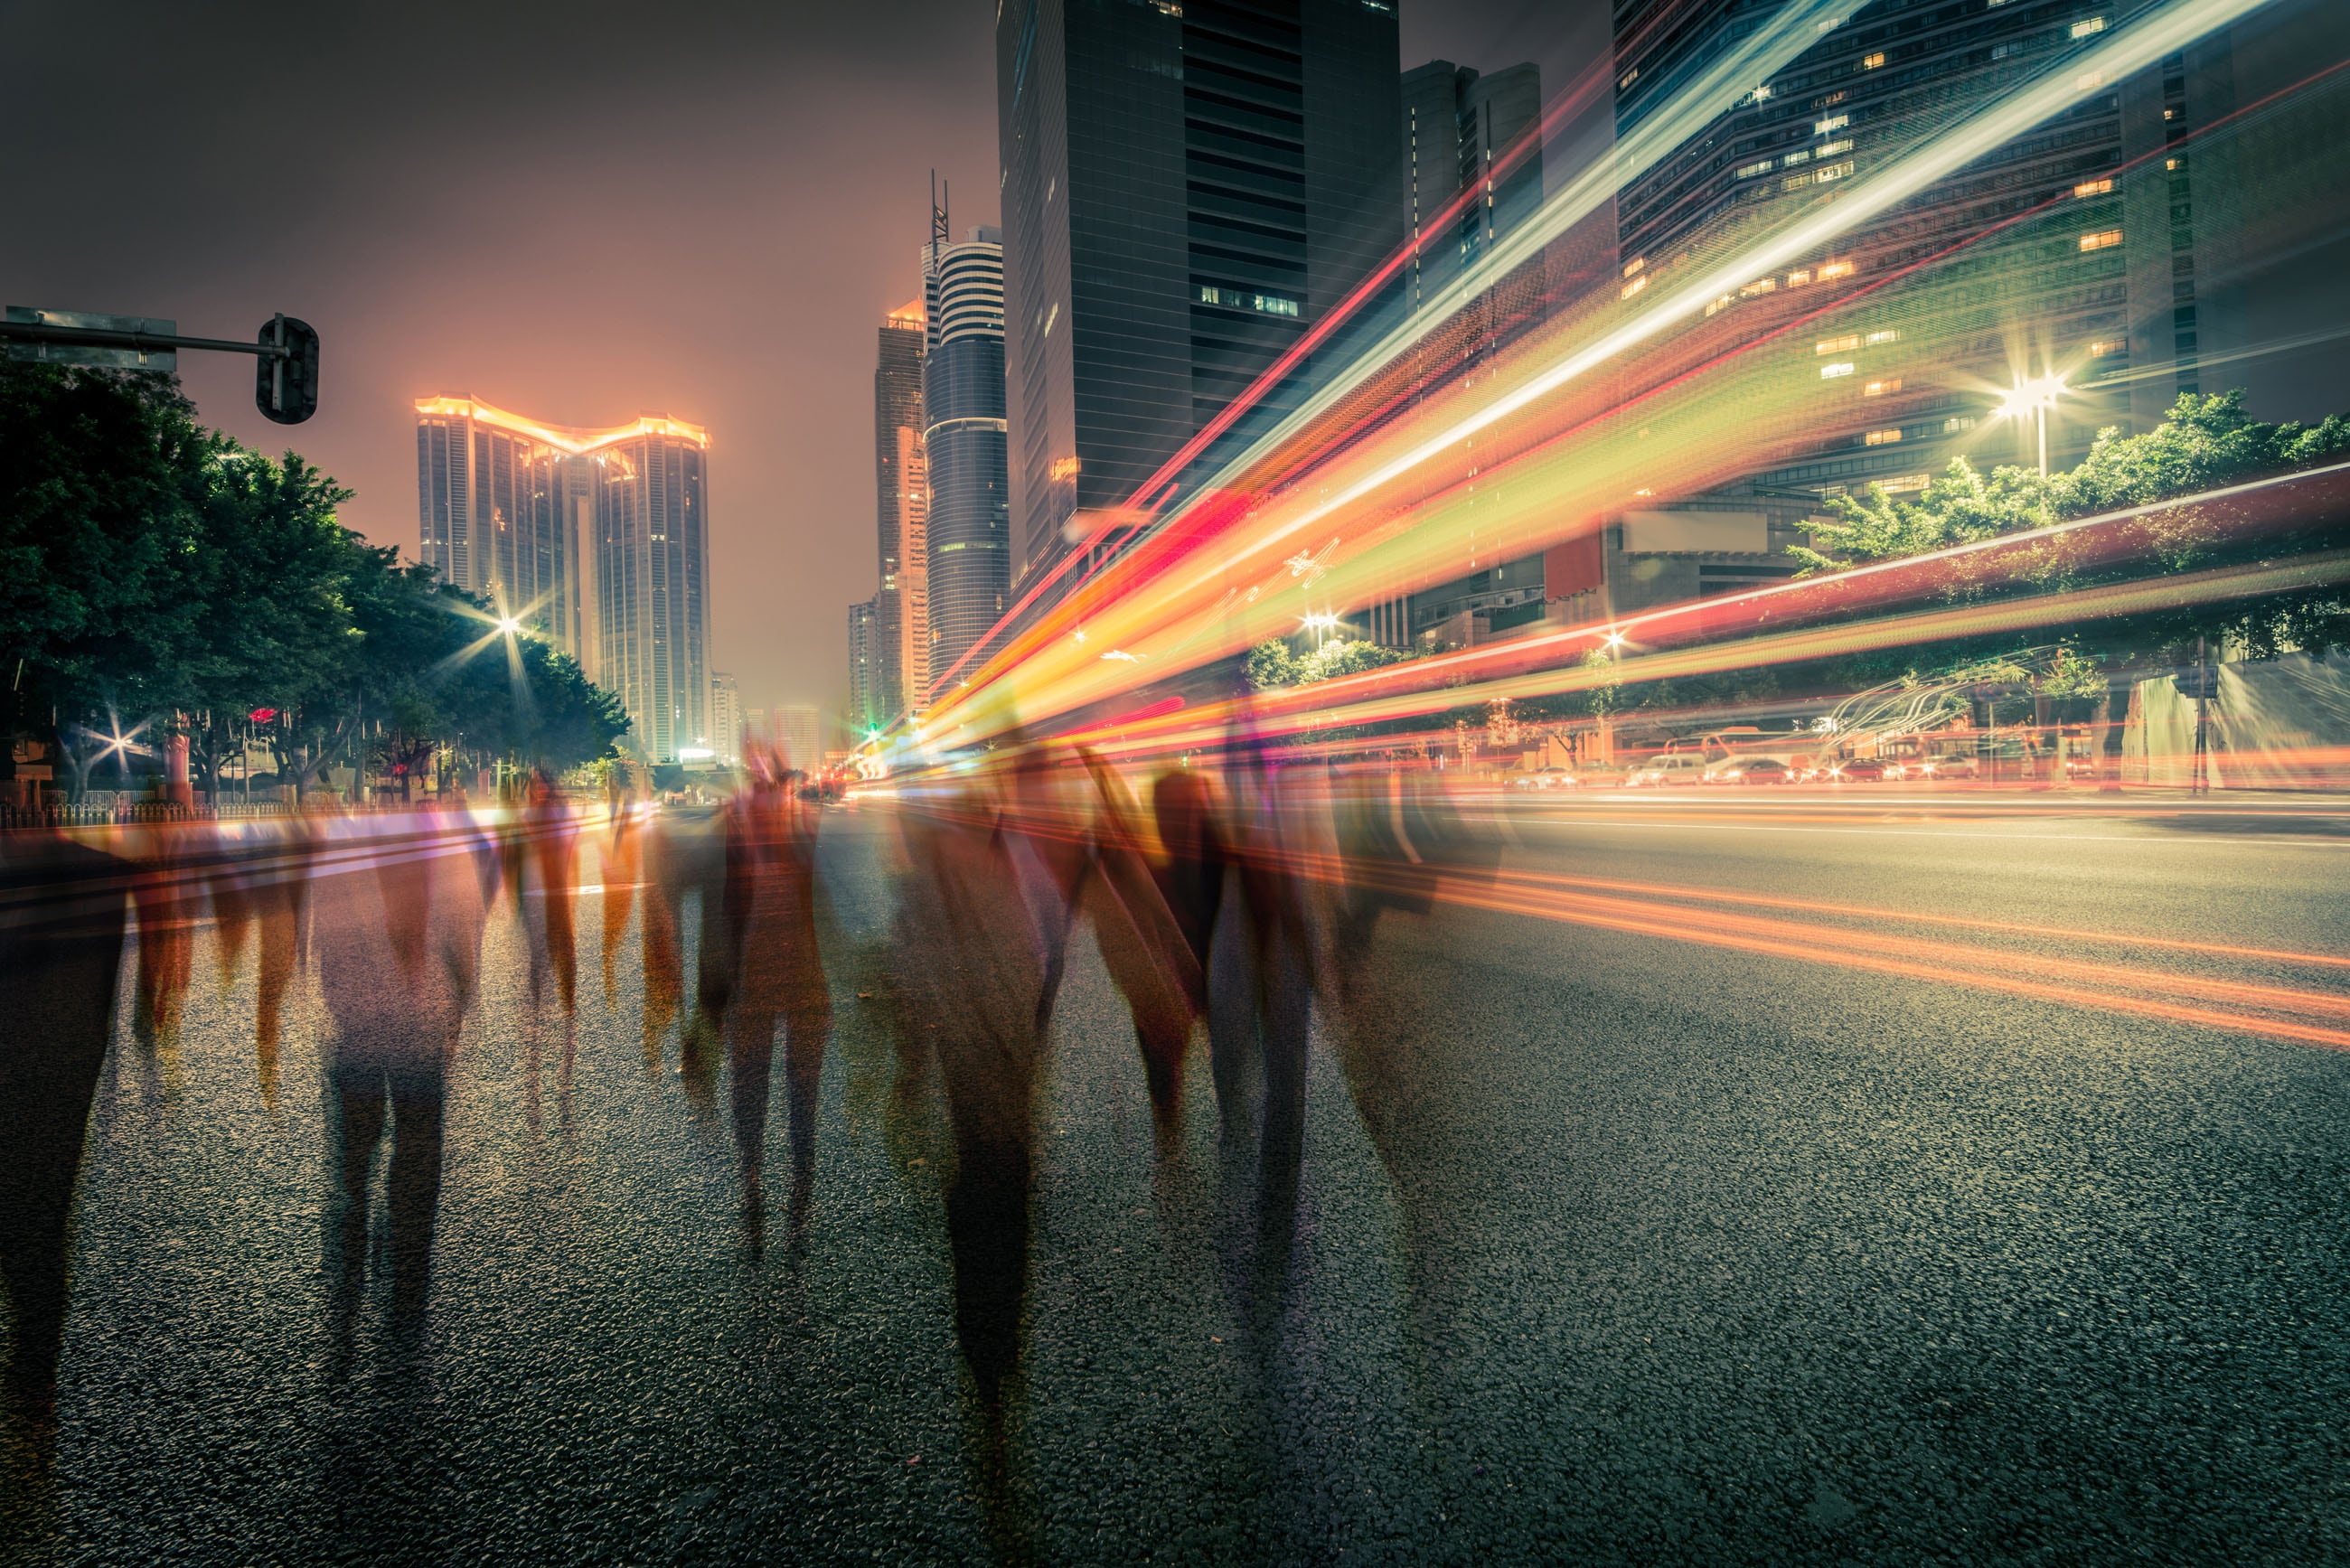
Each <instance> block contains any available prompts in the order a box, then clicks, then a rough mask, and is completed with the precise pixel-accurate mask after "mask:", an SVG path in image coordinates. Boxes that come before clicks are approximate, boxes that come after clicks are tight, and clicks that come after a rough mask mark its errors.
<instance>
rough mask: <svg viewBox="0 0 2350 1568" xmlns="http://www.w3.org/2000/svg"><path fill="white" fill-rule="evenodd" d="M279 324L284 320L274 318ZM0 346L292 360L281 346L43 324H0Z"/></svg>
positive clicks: (290, 353) (108, 328)
mask: <svg viewBox="0 0 2350 1568" xmlns="http://www.w3.org/2000/svg"><path fill="white" fill-rule="evenodd" d="M277 319H278V320H279V321H283V320H284V319H285V317H282V316H281V317H278V318H277ZM0 343H55V344H57V345H59V346H60V347H63V348H129V349H131V350H132V351H134V352H136V353H140V354H156V353H162V352H165V351H168V350H171V349H175V348H210V349H213V350H214V351H216V352H219V353H223V354H258V355H261V356H262V357H264V358H272V359H277V360H280V361H283V360H286V359H290V358H293V357H294V350H293V348H291V347H289V346H288V345H286V344H284V343H268V342H262V343H235V342H232V341H230V340H229V339H228V338H225V337H167V336H165V335H163V334H161V333H157V332H131V331H119V330H116V329H114V328H111V327H52V326H49V325H48V324H47V323H46V322H24V321H0Z"/></svg>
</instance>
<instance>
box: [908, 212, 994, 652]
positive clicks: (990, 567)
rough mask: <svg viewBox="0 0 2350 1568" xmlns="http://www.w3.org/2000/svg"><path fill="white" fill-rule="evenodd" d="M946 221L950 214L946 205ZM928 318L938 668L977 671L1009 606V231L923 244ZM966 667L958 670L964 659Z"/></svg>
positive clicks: (925, 385)
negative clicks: (982, 650)
mask: <svg viewBox="0 0 2350 1568" xmlns="http://www.w3.org/2000/svg"><path fill="white" fill-rule="evenodd" d="M940 217H941V227H943V226H944V225H943V218H944V214H943V213H941V214H940ZM922 271H923V291H924V303H925V305H926V306H927V308H928V315H929V325H928V328H927V332H926V336H925V345H926V347H925V352H924V355H923V358H922V419H923V421H924V423H923V428H922V450H923V457H924V461H925V462H926V464H927V468H928V472H929V476H930V488H931V497H930V515H929V519H928V522H927V524H926V536H927V541H928V545H929V553H930V581H929V584H928V591H929V595H930V607H931V626H930V633H931V651H930V670H931V681H932V682H933V689H934V690H935V688H936V683H937V682H940V681H944V680H960V679H963V678H966V677H968V676H969V674H970V673H971V670H972V669H973V668H976V666H977V663H978V660H977V659H975V658H973V659H971V660H970V662H969V663H968V664H965V663H964V660H965V658H966V656H967V655H970V654H971V653H972V649H974V648H976V647H977V646H978V645H979V643H980V641H981V639H983V638H985V637H986V635H987V633H988V630H989V628H992V627H993V626H994V625H995V623H996V621H997V620H998V619H999V618H1001V617H1002V616H1003V610H1004V592H1005V590H1006V588H1007V587H1009V586H1010V579H1011V574H1010V567H1009V562H1010V558H1011V557H1010V551H1011V496H1010V480H1009V476H1008V475H1007V473H1006V472H1005V466H1004V463H1005V449H1004V440H1005V424H1004V415H1003V231H1002V230H1001V229H993V228H974V229H972V230H971V231H970V233H969V234H968V235H967V236H966V237H965V238H964V239H963V240H962V241H961V242H960V243H956V244H948V243H946V242H945V241H943V240H942V239H933V240H932V241H931V244H929V245H928V246H927V247H925V249H924V252H923V268H922ZM959 665H962V670H960V672H959V673H955V674H950V672H951V671H955V670H957V667H958V666H959Z"/></svg>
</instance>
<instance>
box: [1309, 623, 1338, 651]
mask: <svg viewBox="0 0 2350 1568" xmlns="http://www.w3.org/2000/svg"><path fill="white" fill-rule="evenodd" d="M1337 625H1338V618H1337V617H1336V616H1335V615H1309V616H1307V617H1305V629H1306V630H1308V631H1310V632H1312V633H1313V634H1314V646H1315V648H1317V649H1318V648H1320V647H1321V646H1322V644H1323V642H1324V640H1325V639H1327V638H1328V637H1329V635H1330V632H1331V630H1332V628H1336V626H1337Z"/></svg>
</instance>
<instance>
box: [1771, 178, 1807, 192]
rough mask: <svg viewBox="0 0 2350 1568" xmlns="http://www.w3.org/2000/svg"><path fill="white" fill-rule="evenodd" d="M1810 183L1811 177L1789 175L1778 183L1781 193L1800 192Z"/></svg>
mask: <svg viewBox="0 0 2350 1568" xmlns="http://www.w3.org/2000/svg"><path fill="white" fill-rule="evenodd" d="M1811 182H1812V177H1811V176H1810V175H1809V174H1790V175H1788V176H1787V177H1786V178H1785V179H1784V180H1782V181H1780V182H1779V189H1780V190H1782V191H1800V190H1802V189H1803V188H1804V186H1806V185H1808V184H1810V183H1811Z"/></svg>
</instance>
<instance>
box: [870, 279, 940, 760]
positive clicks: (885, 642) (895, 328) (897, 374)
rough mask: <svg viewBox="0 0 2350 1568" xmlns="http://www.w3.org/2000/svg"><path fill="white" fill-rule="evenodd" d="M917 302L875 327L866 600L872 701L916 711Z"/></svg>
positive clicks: (924, 595)
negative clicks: (872, 508)
mask: <svg viewBox="0 0 2350 1568" xmlns="http://www.w3.org/2000/svg"><path fill="white" fill-rule="evenodd" d="M922 332H923V327H922V302H921V301H920V300H919V299H917V300H914V301H912V302H910V304H908V305H906V306H903V307H902V308H900V309H898V310H893V311H891V312H890V313H889V317H887V318H886V319H884V320H883V321H882V323H881V330H880V334H879V355H878V357H877V359H876V362H875V364H874V368H873V477H874V489H875V491H876V499H877V502H878V504H879V516H878V521H879V545H880V568H881V586H880V588H879V591H878V592H877V593H876V594H875V595H874V598H873V693H872V695H873V704H874V708H875V710H876V711H878V712H879V713H880V714H881V715H882V716H883V717H884V718H885V719H887V718H894V717H895V716H897V715H898V714H899V713H902V712H904V711H907V710H908V709H910V708H919V707H920V706H921V702H922V697H923V693H924V691H925V689H926V688H927V686H928V685H929V681H930V648H931V618H930V594H929V578H930V550H929V546H928V544H927V542H926V538H925V534H924V524H925V523H926V522H927V520H928V514H929V506H930V495H929V482H928V479H927V478H926V476H925V473H924V464H923V461H922Z"/></svg>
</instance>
